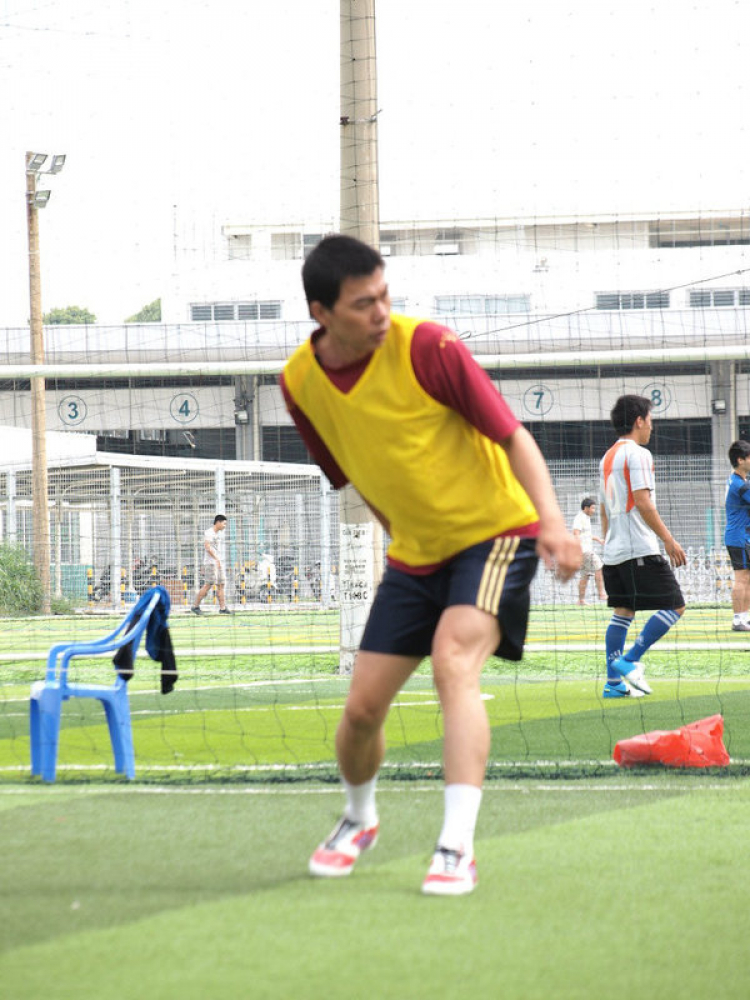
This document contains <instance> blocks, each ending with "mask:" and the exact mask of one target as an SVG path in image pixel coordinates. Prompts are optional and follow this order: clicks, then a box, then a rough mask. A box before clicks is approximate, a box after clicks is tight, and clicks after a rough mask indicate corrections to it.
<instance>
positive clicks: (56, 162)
mask: <svg viewBox="0 0 750 1000" xmlns="http://www.w3.org/2000/svg"><path fill="white" fill-rule="evenodd" d="M64 166H65V153H55V155H54V156H53V157H52V164H51V166H50V168H49V170H45V171H44V173H45V174H59V173H60V171H61V170H62V168H63V167H64Z"/></svg>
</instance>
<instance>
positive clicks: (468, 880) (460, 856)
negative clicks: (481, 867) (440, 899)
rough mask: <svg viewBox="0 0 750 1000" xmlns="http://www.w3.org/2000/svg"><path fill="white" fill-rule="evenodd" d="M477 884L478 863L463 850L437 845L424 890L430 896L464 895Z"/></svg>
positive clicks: (423, 884) (423, 885)
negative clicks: (453, 849) (452, 849)
mask: <svg viewBox="0 0 750 1000" xmlns="http://www.w3.org/2000/svg"><path fill="white" fill-rule="evenodd" d="M476 884H477V863H476V861H475V860H474V858H473V857H469V856H468V854H464V853H463V852H462V851H451V850H449V849H448V848H447V847H440V846H438V847H436V848H435V853H434V854H433V855H432V863H431V864H430V868H429V871H428V872H427V877H426V878H425V880H424V882H423V883H422V892H424V893H426V894H427V895H428V896H463V895H464V894H465V893H467V892H471V891H472V890H473V889H474V886H475V885H476Z"/></svg>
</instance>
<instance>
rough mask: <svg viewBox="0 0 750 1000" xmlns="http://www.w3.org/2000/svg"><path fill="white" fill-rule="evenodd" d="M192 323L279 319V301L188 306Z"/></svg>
mask: <svg viewBox="0 0 750 1000" xmlns="http://www.w3.org/2000/svg"><path fill="white" fill-rule="evenodd" d="M190 319H191V320H192V321H193V322H194V323H210V322H211V320H213V321H214V322H216V323H222V322H228V321H232V320H253V319H281V302H280V301H277V300H270V301H268V302H213V303H203V304H201V305H191V306H190Z"/></svg>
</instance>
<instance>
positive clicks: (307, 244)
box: [302, 233, 323, 257]
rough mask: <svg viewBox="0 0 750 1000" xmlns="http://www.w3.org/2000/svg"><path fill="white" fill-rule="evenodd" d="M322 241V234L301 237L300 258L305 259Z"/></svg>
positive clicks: (306, 234) (307, 234) (308, 234)
mask: <svg viewBox="0 0 750 1000" xmlns="http://www.w3.org/2000/svg"><path fill="white" fill-rule="evenodd" d="M322 239H323V234H322V233H304V234H303V236H302V256H303V257H307V255H308V254H309V253H310V251H311V250H314V249H315V247H316V246H317V245H318V243H320V241H321V240H322Z"/></svg>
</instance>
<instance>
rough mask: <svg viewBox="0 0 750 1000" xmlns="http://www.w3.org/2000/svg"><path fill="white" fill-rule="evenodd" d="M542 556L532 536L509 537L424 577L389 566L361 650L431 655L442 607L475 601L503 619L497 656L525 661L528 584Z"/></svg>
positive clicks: (475, 549) (473, 550) (484, 544)
mask: <svg viewBox="0 0 750 1000" xmlns="http://www.w3.org/2000/svg"><path fill="white" fill-rule="evenodd" d="M538 561H539V560H538V556H537V554H536V542H535V541H534V539H533V538H517V537H504V538H495V539H493V540H491V541H489V542H481V543H480V544H479V545H472V546H471V548H468V549H465V550H464V551H463V552H459V553H458V555H456V556H454V557H453V559H451V560H450V561H449V562H447V563H446V564H445V565H444V566H441V567H440V568H439V569H437V570H435V571H434V572H433V573H428V574H426V575H424V576H415V575H412V574H410V573H404V572H403V571H402V570H398V569H394V568H393V567H392V566H388V567H387V569H386V571H385V573H384V575H383V579H382V580H381V582H380V586H379V587H378V590H377V593H376V594H375V600H374V601H373V604H372V608H371V609H370V615H369V617H368V619H367V625H366V626H365V631H364V635H363V636H362V642H361V643H360V649H363V650H366V651H367V652H371V653H389V654H392V655H396V656H420V657H424V656H429V654H430V652H431V650H432V639H433V636H434V635H435V630H436V629H437V625H438V622H439V621H440V616H441V615H442V613H443V611H444V610H445V609H446V608H448V607H452V606H454V605H458V604H470V605H472V606H474V607H477V608H480V609H481V610H482V611H487V612H488V613H489V614H491V615H494V616H495V617H496V618H497V620H498V622H499V623H500V630H501V633H502V639H501V642H500V645H499V646H498V648H497V650H496V653H495V655H496V656H501V657H503V659H506V660H520V659H521V657H522V656H523V644H524V640H525V638H526V624H527V622H528V617H529V602H530V595H529V588H530V586H531V581H532V580H533V579H534V573H535V572H536V567H537V563H538Z"/></svg>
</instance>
